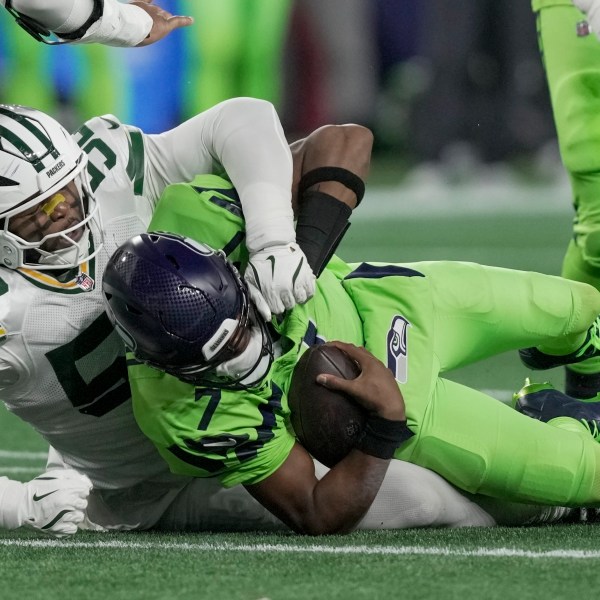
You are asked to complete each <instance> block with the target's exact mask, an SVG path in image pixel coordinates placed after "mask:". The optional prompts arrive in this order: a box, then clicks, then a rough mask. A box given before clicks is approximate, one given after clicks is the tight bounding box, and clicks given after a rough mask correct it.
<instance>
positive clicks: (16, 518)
mask: <svg viewBox="0 0 600 600" xmlns="http://www.w3.org/2000/svg"><path fill="white" fill-rule="evenodd" d="M91 489H92V482H91V481H90V480H89V479H88V478H87V477H86V476H85V475H81V474H80V473H78V472H77V471H75V470H73V469H54V470H51V471H46V473H43V474H42V475H40V476H38V477H36V478H35V479H33V480H31V481H29V482H27V483H21V482H18V481H10V480H6V479H5V480H3V481H1V482H0V512H1V519H0V521H1V523H2V525H3V526H4V527H6V528H8V529H12V528H16V527H20V526H25V527H29V528H31V529H35V530H36V531H40V532H42V533H47V534H50V535H53V536H55V537H64V536H67V535H72V534H74V533H75V532H76V531H77V526H78V525H79V523H81V522H82V521H83V519H84V517H85V509H86V508H87V497H88V495H89V493H90V491H91Z"/></svg>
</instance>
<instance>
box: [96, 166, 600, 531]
mask: <svg viewBox="0 0 600 600" xmlns="http://www.w3.org/2000/svg"><path fill="white" fill-rule="evenodd" d="M202 207H204V209H205V210H206V214H205V216H204V217H202V218H199V217H198V215H201V214H203V212H204V211H203V210H202ZM237 207H238V203H237V199H236V194H235V191H234V190H233V188H232V186H231V184H229V183H228V182H227V181H225V180H221V179H215V178H214V176H212V177H209V178H205V177H200V178H197V179H196V180H195V181H194V182H193V183H192V184H191V185H175V186H172V187H170V188H169V189H168V190H166V192H165V194H164V195H163V198H162V200H161V202H160V203H159V205H158V207H157V210H156V212H155V214H154V217H153V220H152V222H151V224H150V229H151V230H155V231H156V230H162V231H176V232H178V233H180V234H182V235H183V236H186V237H180V236H178V235H173V234H166V233H150V234H142V235H141V236H137V237H135V238H132V239H131V240H130V241H129V242H127V243H126V244H124V245H122V246H121V247H120V248H119V250H117V252H116V253H115V254H114V255H113V257H112V258H111V260H110V264H109V266H108V267H107V271H106V273H105V276H104V282H103V285H104V295H105V301H106V305H107V308H108V313H109V316H110V318H111V320H112V321H113V323H114V324H115V327H116V329H117V331H118V332H119V333H120V335H121V336H122V338H123V339H124V340H125V342H126V344H127V345H128V346H129V348H132V349H133V355H131V357H130V360H129V378H130V383H131V387H132V394H133V403H134V413H135V416H136V419H137V421H138V423H139V425H140V427H141V429H142V430H143V431H144V433H145V434H146V435H147V436H148V437H149V438H150V439H151V440H152V441H153V442H154V444H155V445H156V447H157V448H158V450H159V452H160V453H161V455H162V456H163V457H164V458H165V459H166V461H167V462H168V463H169V465H170V467H171V470H172V471H174V472H176V473H181V474H186V475H192V476H194V477H216V478H218V479H219V480H220V481H221V482H222V483H223V484H224V485H225V486H234V485H236V484H243V485H244V486H245V487H246V488H247V489H248V490H249V491H250V493H251V494H252V495H254V496H255V497H256V498H257V499H258V500H259V501H260V502H261V503H263V504H264V506H266V507H267V508H269V510H271V511H272V512H273V513H274V514H276V515H277V516H278V517H279V518H281V519H282V520H283V521H284V522H285V523H287V524H288V525H289V526H290V527H292V528H293V529H295V530H297V531H303V532H309V533H328V532H329V533H331V532H338V531H347V530H349V529H351V528H352V527H353V526H354V525H355V524H356V522H357V521H358V520H359V519H360V517H361V515H362V514H364V512H365V511H366V510H367V509H368V507H369V505H370V502H371V500H372V499H373V497H374V494H375V492H376V491H377V489H378V487H379V484H380V483H381V481H382V478H383V475H384V474H385V469H386V467H387V464H388V463H389V460H390V458H391V457H392V456H393V457H395V458H398V459H401V460H405V461H409V462H412V463H415V464H417V465H420V466H422V467H427V468H429V469H431V470H433V471H435V472H437V473H439V474H440V475H442V476H443V477H444V478H446V479H447V480H448V481H450V482H451V483H453V484H454V485H455V486H457V487H458V488H460V489H462V490H465V491H467V492H471V493H478V494H483V495H486V496H492V497H497V498H503V499H506V500H512V501H517V502H529V503H545V504H551V505H581V506H588V505H593V504H596V503H599V502H600V471H599V470H598V466H597V465H598V461H599V460H600V445H598V443H597V442H596V441H595V440H594V439H593V437H592V436H590V435H589V434H588V435H586V436H584V435H580V434H578V433H573V432H571V431H566V430H562V429H557V428H555V427H552V426H549V425H547V424H544V423H540V422H538V421H535V420H532V419H529V418H527V417H525V416H523V415H520V414H518V413H517V412H515V411H513V410H512V409H511V408H510V407H507V406H505V405H503V404H502V403H500V402H498V401H497V400H495V399H493V398H491V397H489V396H487V395H485V394H484V393H482V392H479V391H477V390H474V389H470V388H468V387H465V386H463V385H460V384H458V383H454V382H452V381H449V380H446V379H444V378H443V377H442V376H441V375H442V374H443V373H444V372H445V371H448V370H450V369H454V368H457V367H460V366H463V365H466V364H469V363H472V362H475V361H476V360H479V359H483V358H485V357H488V356H491V355H494V354H497V353H500V352H504V351H507V350H510V349H513V348H524V347H526V348H527V350H525V351H523V358H524V360H526V361H529V362H531V361H534V360H535V361H538V363H541V362H542V361H543V360H547V361H549V362H552V363H553V364H554V363H558V364H560V363H564V362H576V361H578V360H582V359H584V358H587V357H589V356H590V355H595V354H596V353H597V352H598V350H597V347H598V346H599V345H600V344H599V340H598V337H597V331H596V329H595V327H594V324H595V323H596V318H597V316H598V314H599V313H600V293H598V291H597V290H595V289H594V288H593V287H591V286H589V285H586V284H583V283H579V282H573V281H568V280H566V279H563V278H559V277H552V276H548V275H541V274H537V273H525V272H518V271H512V270H506V269H500V268H495V267H484V266H481V265H477V264H472V263H451V262H433V263H432V262H428V263H413V264H408V265H399V264H394V265H389V264H367V263H363V264H360V265H349V264H346V263H344V262H343V261H341V260H340V259H338V258H337V257H333V258H332V259H331V260H330V261H329V262H328V264H327V266H326V268H325V269H324V270H323V271H322V274H321V276H320V277H319V278H318V280H317V289H316V292H315V296H314V297H313V299H311V300H310V301H309V302H307V303H306V304H304V305H302V306H296V307H294V309H293V310H291V311H289V312H288V313H286V315H285V316H284V318H282V319H275V320H273V321H271V322H269V323H265V322H263V321H262V319H261V317H260V315H259V314H258V313H257V311H256V310H255V307H254V305H253V303H252V301H251V299H250V298H249V295H248V292H247V291H246V290H245V284H244V281H243V279H242V278H241V277H239V276H238V274H237V271H236V270H235V268H234V267H233V264H236V265H238V266H239V267H240V269H241V271H243V270H244V268H245V263H246V261H247V256H246V251H245V249H244V247H243V244H242V239H243V233H242V232H243V217H242V214H241V212H240V211H239V210H238V209H237ZM223 210H225V211H227V213H228V216H227V219H228V227H229V229H227V227H225V226H224V225H223V217H222V216H220V217H218V218H219V222H220V223H221V227H220V230H219V231H218V232H217V231H216V230H215V228H213V227H211V226H210V223H211V221H212V220H213V219H214V218H216V217H217V216H218V214H219V213H220V212H221V211H223ZM192 211H193V212H192ZM211 215H212V216H211ZM193 240H202V241H203V242H207V243H208V244H210V245H211V246H213V247H220V248H223V252H222V253H221V252H214V251H213V250H212V249H211V248H210V247H209V246H205V245H204V244H198V243H196V242H194V241H193ZM225 255H227V257H228V259H229V260H225V258H224V256H225ZM331 340H341V341H342V342H344V344H343V345H342V347H343V348H344V349H346V350H347V351H348V352H349V353H350V354H351V356H352V357H353V358H354V359H355V360H357V361H358V362H359V363H360V364H361V366H362V367H363V376H364V377H363V379H362V380H361V377H359V378H358V379H357V380H356V381H355V382H343V381H341V380H338V379H336V378H331V377H328V378H326V381H323V382H322V383H324V384H326V385H328V386H330V387H332V388H334V389H344V390H345V391H348V392H350V393H352V394H353V395H354V396H355V397H356V399H357V400H358V401H359V402H360V403H361V404H363V405H364V406H365V407H367V409H368V410H369V411H370V415H371V416H370V418H369V424H368V426H367V428H366V434H365V437H364V438H363V440H362V442H361V444H360V446H359V448H357V449H355V450H353V451H352V452H351V453H350V454H349V455H348V456H347V457H346V458H345V459H343V460H342V461H341V462H340V463H338V465H336V466H335V467H334V468H333V469H332V470H331V471H329V473H328V474H327V475H326V476H325V477H323V478H322V479H321V480H318V479H317V478H316V477H315V474H314V467H313V463H312V461H311V460H309V455H308V454H307V452H306V451H305V450H304V449H303V448H302V447H301V446H300V445H299V444H298V443H297V442H296V441H295V438H294V433H293V431H291V428H290V425H289V418H288V417H289V408H288V404H287V392H288V389H289V383H290V379H291V375H292V372H293V369H294V366H295V365H296V363H297V361H298V359H299V357H300V356H301V355H302V353H303V352H304V351H305V350H306V348H307V347H308V346H310V345H312V344H315V343H319V342H325V341H331ZM361 346H364V347H365V348H366V349H367V350H369V351H370V352H371V353H372V354H373V355H374V356H375V357H377V358H378V359H379V360H380V361H381V362H382V363H383V364H384V365H386V366H387V367H388V371H386V370H385V369H381V368H380V366H377V363H376V361H374V360H373V358H372V356H371V355H369V354H368V353H366V352H364V351H363V350H361V349H360V347H361ZM548 357H550V358H548ZM145 363H146V364H145ZM148 365H150V366H148ZM153 367H156V368H153ZM385 373H392V374H393V375H394V379H395V380H396V382H397V384H396V383H395V382H394V386H391V385H390V381H389V377H388V376H387V375H386V374H385ZM386 377H388V378H387V379H386ZM396 385H397V386H398V387H399V389H400V391H401V395H399V394H398V393H397V392H395V386H396ZM402 397H403V399H404V403H405V407H404V406H403V401H402ZM405 417H406V420H405Z"/></svg>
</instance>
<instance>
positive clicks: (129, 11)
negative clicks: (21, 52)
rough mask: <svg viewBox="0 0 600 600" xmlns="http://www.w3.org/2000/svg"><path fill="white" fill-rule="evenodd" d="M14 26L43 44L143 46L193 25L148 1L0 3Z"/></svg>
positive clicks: (26, 0)
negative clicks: (95, 43)
mask: <svg viewBox="0 0 600 600" xmlns="http://www.w3.org/2000/svg"><path fill="white" fill-rule="evenodd" d="M0 4H1V5H3V6H4V7H5V8H6V9H7V10H8V11H9V12H10V14H11V15H12V16H13V17H14V18H15V20H16V22H17V23H18V24H19V25H20V26H21V27H22V28H23V29H24V30H25V31H27V33H29V34H30V35H31V36H32V37H33V38H34V39H36V40H38V41H40V42H44V43H46V44H68V43H72V44H90V43H94V42H97V43H100V44H106V45H108V46H147V45H149V44H153V43H154V42H157V41H158V40H160V39H162V38H164V37H165V36H166V35H168V34H169V33H170V32H171V31H173V30H175V29H178V28H180V27H186V26H188V25H191V24H192V23H193V19H192V18H191V17H184V16H178V15H172V14H171V13H169V12H167V11H166V10H164V9H162V8H161V7H160V6H157V5H154V4H152V0H135V1H134V2H131V3H122V2H119V1H118V0H0Z"/></svg>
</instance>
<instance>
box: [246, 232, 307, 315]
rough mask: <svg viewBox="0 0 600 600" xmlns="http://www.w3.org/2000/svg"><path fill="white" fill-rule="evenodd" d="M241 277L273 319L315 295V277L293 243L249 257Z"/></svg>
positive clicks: (261, 251)
mask: <svg viewBox="0 0 600 600" xmlns="http://www.w3.org/2000/svg"><path fill="white" fill-rule="evenodd" d="M244 277H245V278H246V281H247V282H248V283H249V284H252V285H254V286H255V287H256V288H258V290H259V291H260V293H261V294H262V296H263V297H264V299H265V300H266V301H267V304H268V305H269V308H270V309H271V311H272V312H273V313H274V314H276V315H280V314H282V313H283V312H284V311H285V310H290V309H292V308H294V306H295V305H296V304H303V303H304V302H306V301H307V300H308V299H309V298H312V296H313V295H314V293H315V275H314V273H313V272H312V270H311V268H310V267H309V265H308V261H307V260H306V256H304V252H302V250H301V249H300V246H298V244H296V243H295V242H292V243H289V244H285V245H282V246H270V247H269V248H264V249H263V250H259V251H258V252H255V253H254V254H252V255H251V256H250V262H249V263H248V268H247V269H246V273H245V275H244Z"/></svg>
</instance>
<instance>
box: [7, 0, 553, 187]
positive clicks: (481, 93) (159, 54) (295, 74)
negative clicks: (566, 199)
mask: <svg viewBox="0 0 600 600" xmlns="http://www.w3.org/2000/svg"><path fill="white" fill-rule="evenodd" d="M160 4H161V5H162V6H163V7H164V8H166V9H167V10H169V11H170V12H172V13H174V14H187V15H192V16H194V18H195V21H196V22H195V24H194V26H192V27H190V28H187V29H184V30H180V31H177V32H175V33H174V34H172V35H171V36H169V37H168V38H166V39H164V40H163V41H161V42H160V43H159V44H156V45H153V46H149V47H146V48H139V49H135V50H133V51H127V50H123V49H115V48H107V47H103V46H95V45H94V46H89V47H86V46H81V47H77V46H63V47H59V48H48V47H46V46H44V45H42V44H39V43H37V42H35V41H34V40H33V39H31V38H30V37H29V36H27V35H26V34H25V33H24V32H23V31H22V30H21V29H20V28H18V27H15V26H14V23H13V22H12V20H11V19H10V18H9V17H8V15H7V14H6V12H5V11H2V12H1V13H0V101H2V102H15V103H20V104H27V105H32V106H35V107H36V108H39V109H41V110H44V111H46V112H48V113H50V114H52V115H54V116H55V117H57V118H58V119H59V120H60V121H61V122H63V124H65V125H66V126H67V127H68V128H70V129H73V128H76V127H77V126H78V125H79V124H80V123H81V122H83V120H85V119H87V118H89V117H91V116H95V115H98V114H104V113H113V114H115V115H116V116H118V117H119V118H120V119H121V120H122V121H124V122H127V123H131V124H134V125H138V126H140V127H141V128H142V129H144V130H145V131H147V132H159V131H162V130H164V129H168V128H171V127H173V126H175V125H176V124H178V123H179V122H180V121H181V120H182V119H185V118H187V117H189V116H192V115H194V114H195V113H197V112H199V111H201V110H203V109H205V108H207V107H209V106H211V105H213V104H215V103H216V102H218V101H220V100H223V99H225V98H228V97H233V96H242V95H248V96H255V97H259V98H265V99H268V100H271V101H272V102H273V103H274V104H275V105H276V107H277V108H278V110H279V113H280V115H281V119H282V122H283V124H284V128H285V130H286V132H287V134H288V136H289V138H290V141H292V140H293V139H297V138H298V137H301V136H303V135H304V134H306V133H308V132H310V131H312V130H313V129H314V128H316V127H318V126H319V125H322V124H325V123H343V122H357V123H361V124H364V125H367V126H368V127H370V128H371V129H372V130H373V131H374V132H375V135H376V146H375V158H376V159H377V160H376V163H375V166H377V165H383V166H384V170H383V172H382V173H383V174H382V176H384V177H388V178H391V179H392V180H395V179H401V178H403V177H406V176H407V175H409V174H410V176H411V177H412V178H413V179H416V180H419V178H425V179H428V178H430V177H432V176H437V175H439V174H440V173H441V175H442V176H443V177H444V178H446V179H447V180H449V181H450V183H453V182H455V181H457V180H459V181H460V180H461V179H463V178H465V177H470V176H471V175H472V174H473V172H475V171H477V170H478V169H479V168H480V167H481V166H482V165H494V164H499V163H500V164H504V165H508V166H509V167H510V168H511V169H513V170H514V171H515V172H516V173H518V174H521V175H523V176H526V177H544V176H545V175H547V174H549V173H552V170H553V169H552V167H553V166H554V165H553V164H552V163H553V161H554V162H555V161H556V151H555V143H554V131H553V124H552V118H551V113H550V107H549V101H548V94H547V90H546V86H545V81H544V75H543V71H542V65H541V60H540V58H539V55H538V50H537V40H536V29H535V19H534V16H533V14H532V13H531V9H530V4H529V2H527V1H523V0H494V1H493V2H492V1H491V0H454V1H453V2H448V1H447V0H427V1H425V2H424V1H422V0H421V1H419V0H218V1H210V2H209V1H202V0H160ZM378 172H379V171H376V173H378Z"/></svg>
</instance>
